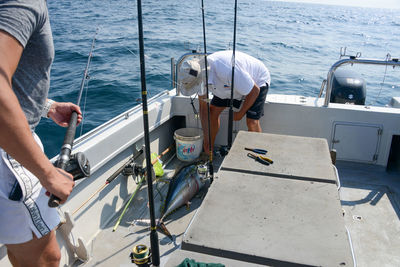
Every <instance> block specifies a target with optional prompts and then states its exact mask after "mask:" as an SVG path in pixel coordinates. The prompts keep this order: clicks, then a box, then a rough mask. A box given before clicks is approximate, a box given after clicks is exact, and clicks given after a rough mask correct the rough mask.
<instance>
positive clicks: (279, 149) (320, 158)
mask: <svg viewBox="0 0 400 267" xmlns="http://www.w3.org/2000/svg"><path fill="white" fill-rule="evenodd" d="M245 147H248V148H261V149H266V150H268V153H267V154H266V155H265V156H267V157H268V158H270V159H272V160H273V161H274V163H273V164H271V165H269V166H265V165H263V164H261V163H258V162H255V161H254V159H251V158H249V157H248V156H247V153H248V152H249V151H247V150H245ZM221 170H231V171H238V172H247V173H251V174H266V175H270V176H276V177H282V178H290V179H299V180H309V181H321V182H327V183H336V176H335V172H334V169H333V167H332V161H331V158H330V154H329V149H328V143H327V141H326V140H325V139H321V138H309V137H299V136H288V135H278V134H267V133H254V132H245V131H240V132H239V133H238V135H237V136H236V139H235V142H234V143H233V146H232V148H231V150H230V153H229V154H228V155H227V156H226V157H225V160H224V162H223V163H222V165H221Z"/></svg>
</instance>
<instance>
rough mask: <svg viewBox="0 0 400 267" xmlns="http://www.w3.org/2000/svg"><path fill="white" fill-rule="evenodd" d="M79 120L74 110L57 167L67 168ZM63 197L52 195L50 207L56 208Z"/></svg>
mask: <svg viewBox="0 0 400 267" xmlns="http://www.w3.org/2000/svg"><path fill="white" fill-rule="evenodd" d="M77 122H78V113H77V112H76V111H73V112H72V113H71V117H70V120H69V124H68V128H67V132H66V134H65V136H64V142H63V146H62V148H61V152H60V156H59V158H58V160H57V167H58V168H60V169H63V170H65V168H66V166H67V164H68V161H69V158H70V156H71V151H72V144H73V142H74V138H75V132H76V123H77ZM60 202H61V199H60V198H59V197H57V196H55V195H53V194H51V195H50V198H49V202H48V203H47V204H48V206H49V207H50V208H56V207H58V206H59V205H60Z"/></svg>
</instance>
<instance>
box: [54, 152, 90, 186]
mask: <svg viewBox="0 0 400 267" xmlns="http://www.w3.org/2000/svg"><path fill="white" fill-rule="evenodd" d="M57 162H58V160H57V161H56V162H54V166H57ZM65 171H66V172H68V173H70V174H72V176H73V177H74V181H76V180H79V179H82V178H85V177H88V176H90V164H89V160H88V159H87V158H86V156H85V154H83V153H82V152H78V153H76V154H73V155H71V156H70V158H69V161H68V163H67V166H66V167H65Z"/></svg>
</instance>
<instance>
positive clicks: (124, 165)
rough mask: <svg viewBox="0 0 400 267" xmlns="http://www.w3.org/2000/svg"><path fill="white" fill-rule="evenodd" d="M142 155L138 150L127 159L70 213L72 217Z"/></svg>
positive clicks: (141, 150) (141, 151)
mask: <svg viewBox="0 0 400 267" xmlns="http://www.w3.org/2000/svg"><path fill="white" fill-rule="evenodd" d="M142 154H143V149H140V150H139V151H138V152H137V153H136V154H135V155H133V156H132V157H130V158H129V160H128V161H127V162H126V163H124V164H123V165H122V166H121V167H119V168H118V170H116V171H115V172H114V173H113V174H112V175H111V176H110V177H108V178H107V180H106V182H105V183H104V184H103V185H102V186H100V187H99V189H97V190H96V191H95V192H94V193H93V194H92V195H91V196H90V197H89V198H88V199H87V200H85V201H84V202H83V203H82V204H81V205H80V206H79V207H78V208H77V209H76V210H74V211H73V212H72V216H73V215H75V214H76V213H77V212H78V211H79V210H80V209H81V208H82V207H83V206H85V205H86V204H87V203H88V202H89V201H90V200H91V199H92V198H93V197H94V196H96V195H97V194H98V193H99V192H101V191H102V190H103V189H104V188H105V187H106V186H108V185H109V184H110V183H111V182H112V181H114V180H115V179H116V178H117V177H118V176H119V175H120V174H121V173H122V172H123V171H124V170H125V168H126V167H128V166H129V165H130V164H132V163H133V162H134V161H135V160H136V159H137V158H139V157H140V156H141V155H142Z"/></svg>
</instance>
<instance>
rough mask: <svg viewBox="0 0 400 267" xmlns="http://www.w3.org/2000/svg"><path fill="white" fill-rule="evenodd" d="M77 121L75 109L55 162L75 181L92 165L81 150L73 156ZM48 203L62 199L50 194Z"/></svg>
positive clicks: (84, 174)
mask: <svg viewBox="0 0 400 267" xmlns="http://www.w3.org/2000/svg"><path fill="white" fill-rule="evenodd" d="M98 30H99V29H96V34H95V35H94V37H93V41H92V47H91V49H90V53H89V57H88V61H87V64H86V68H85V71H84V73H83V78H82V82H81V88H80V90H79V96H78V100H77V101H76V105H77V106H79V104H80V102H81V98H82V92H83V88H84V86H85V81H86V79H88V72H89V66H90V61H91V59H92V53H93V49H94V44H95V41H96V36H97V33H98ZM77 121H78V113H77V112H76V111H73V112H72V113H71V118H70V121H69V124H68V128H67V132H66V133H65V136H64V142H63V145H62V147H61V152H60V156H59V158H58V160H57V161H56V163H55V165H56V167H58V168H60V169H63V170H65V171H67V172H69V173H71V174H72V175H73V176H74V181H75V180H78V179H81V178H84V177H88V176H89V175H90V165H89V161H88V160H87V158H86V157H85V155H84V154H83V153H80V152H79V153H77V154H74V155H72V156H71V151H72V146H73V143H74V138H75V132H76V124H77ZM48 205H49V207H52V208H54V207H58V206H59V205H60V199H59V198H58V197H57V196H55V195H50V199H49V203H48Z"/></svg>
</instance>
